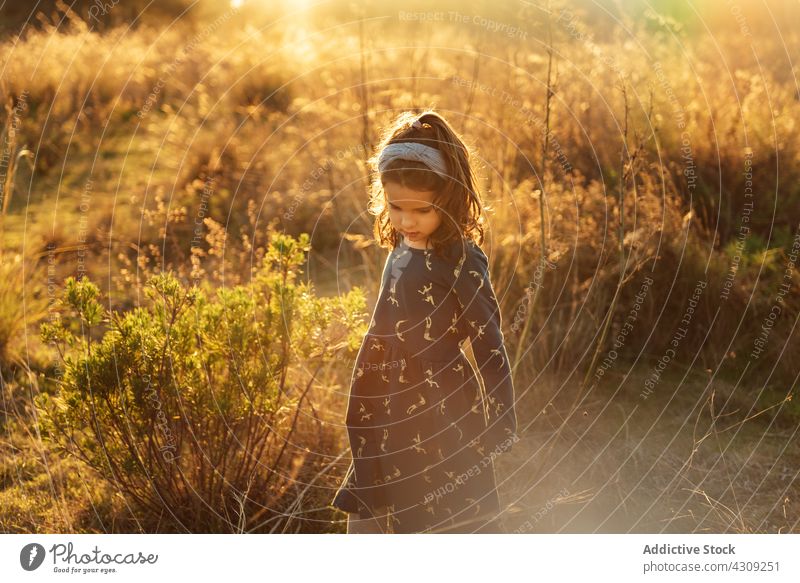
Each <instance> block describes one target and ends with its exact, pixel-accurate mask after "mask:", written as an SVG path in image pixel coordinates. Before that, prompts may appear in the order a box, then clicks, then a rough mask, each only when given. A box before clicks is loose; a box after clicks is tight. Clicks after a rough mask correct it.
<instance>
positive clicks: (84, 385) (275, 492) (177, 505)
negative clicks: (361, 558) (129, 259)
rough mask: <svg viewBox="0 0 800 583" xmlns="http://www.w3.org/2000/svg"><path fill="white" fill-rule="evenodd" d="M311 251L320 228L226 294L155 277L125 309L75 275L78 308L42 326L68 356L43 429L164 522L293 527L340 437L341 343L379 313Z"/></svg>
mask: <svg viewBox="0 0 800 583" xmlns="http://www.w3.org/2000/svg"><path fill="white" fill-rule="evenodd" d="M307 250H308V236H307V235H305V234H304V235H301V236H300V237H299V238H298V239H297V240H295V239H293V238H291V237H288V236H285V235H275V236H274V237H272V239H271V241H270V243H269V245H268V248H267V252H266V255H265V257H264V260H263V263H262V265H261V266H259V269H258V270H256V272H255V274H254V277H253V278H252V280H251V281H250V282H249V283H248V284H247V285H242V286H237V287H234V288H229V289H225V288H223V289H219V290H218V291H217V292H216V294H215V295H213V296H211V297H208V296H207V295H206V292H204V291H202V290H200V289H198V288H197V287H193V288H190V289H187V288H185V287H184V286H183V285H182V284H181V283H180V282H179V281H178V280H177V279H176V278H175V277H173V276H172V275H171V274H169V273H166V274H161V275H157V276H154V277H152V278H151V279H150V280H149V282H148V284H147V287H146V292H147V294H146V295H147V299H148V302H147V303H146V305H144V306H140V307H136V308H134V309H133V310H131V311H128V312H124V313H119V312H109V311H106V310H104V309H103V308H102V306H101V304H100V302H99V293H98V289H97V287H96V286H95V285H94V284H93V283H91V282H90V281H88V280H86V279H85V278H84V279H83V280H81V281H76V280H75V279H74V278H70V279H68V280H67V281H66V289H65V290H64V294H63V305H64V306H65V307H66V308H68V309H69V310H70V311H71V315H70V317H65V318H62V319H61V320H60V321H58V322H56V323H47V324H45V325H43V326H42V335H43V338H44V339H45V340H46V341H48V342H53V343H55V344H56V345H57V346H59V352H60V353H61V354H62V357H63V363H64V366H63V369H64V374H63V378H61V379H60V380H59V382H58V383H57V390H55V391H54V392H53V394H52V395H49V394H48V393H47V392H43V393H42V394H41V395H40V396H39V398H38V399H37V407H38V408H39V410H40V418H41V421H42V431H43V435H44V436H45V437H47V438H49V439H51V440H53V441H55V442H57V443H59V444H60V445H61V446H62V447H63V448H64V449H65V450H66V451H68V452H70V453H71V454H73V455H75V456H77V457H78V458H79V459H81V460H82V461H83V462H84V463H86V464H87V465H89V466H91V467H92V468H93V469H94V470H96V471H97V472H98V473H99V474H100V475H101V476H103V478H104V479H105V480H107V481H109V482H111V483H113V484H114V485H115V487H116V488H118V489H119V490H120V491H121V492H122V493H123V494H124V495H125V496H126V498H127V499H128V501H129V503H131V504H132V505H135V507H136V508H137V509H138V512H140V513H141V519H142V520H141V521H142V522H143V523H145V524H147V523H148V519H149V520H150V522H149V524H150V527H149V528H155V527H153V526H152V525H154V524H156V523H157V522H158V521H159V519H160V524H161V527H160V528H159V530H172V531H190V532H198V531H203V532H226V531H235V532H238V531H243V530H263V529H266V528H267V527H261V526H260V525H264V524H265V523H266V524H268V526H269V528H273V527H276V526H277V525H280V524H281V523H282V520H284V519H283V518H282V517H281V513H282V511H284V510H286V508H288V507H289V505H290V504H292V503H293V502H296V500H292V499H290V498H292V496H290V495H289V493H290V492H295V491H296V489H295V486H296V485H297V484H303V483H308V482H311V481H312V480H314V479H315V477H317V473H318V471H319V469H320V468H321V467H323V465H324V463H323V461H322V460H320V459H319V458H320V457H324V456H325V454H330V455H333V451H332V450H333V448H334V447H336V445H337V443H338V441H337V435H338V434H335V433H334V430H333V424H329V423H325V420H324V419H321V418H320V411H325V410H326V409H327V410H331V411H335V410H337V407H335V406H334V407H330V406H329V407H327V408H326V407H324V404H325V403H324V401H325V400H328V399H331V398H333V397H329V396H328V395H329V393H330V394H333V393H335V392H334V391H324V392H323V391H314V389H315V388H316V387H317V386H319V385H322V386H323V387H327V386H330V385H332V384H335V383H336V381H337V377H338V375H341V374H343V373H344V372H345V369H344V368H342V367H337V366H335V364H336V363H337V362H339V361H341V360H342V359H337V358H332V357H334V356H335V355H336V354H337V353H341V352H342V351H345V352H352V351H355V350H356V349H357V347H358V341H359V338H360V335H361V334H363V332H364V330H363V327H364V325H365V324H364V316H365V314H364V308H365V300H364V297H363V294H362V293H361V291H360V290H359V289H355V290H354V291H352V292H350V293H349V294H347V295H345V296H343V297H335V298H319V297H316V296H315V293H314V290H313V289H312V287H311V286H310V284H306V283H303V282H300V281H298V278H297V275H298V268H299V266H300V265H301V264H302V263H303V262H304V261H305V254H306V252H307ZM98 328H102V330H99V331H98ZM332 363H333V365H332ZM320 405H323V406H322V407H321V406H320ZM339 408H340V407H339ZM311 452H313V454H312V453H311ZM328 494H329V491H327V490H326V491H325V492H320V493H319V496H320V499H319V500H318V501H317V502H320V501H322V500H324V498H325V497H326V496H327V495H328ZM322 506H324V503H323V504H322ZM292 507H293V508H295V509H296V508H297V507H298V506H297V504H296V503H295V504H293V506H292ZM170 517H171V519H170V520H168V519H169V518H170ZM270 518H274V519H275V520H273V521H270ZM165 522H166V524H167V526H166V527H165V526H164V525H165Z"/></svg>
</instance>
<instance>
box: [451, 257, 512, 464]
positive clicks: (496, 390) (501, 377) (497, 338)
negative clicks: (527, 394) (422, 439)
mask: <svg viewBox="0 0 800 583" xmlns="http://www.w3.org/2000/svg"><path fill="white" fill-rule="evenodd" d="M453 275H454V276H455V281H454V284H453V292H454V293H455V295H456V298H457V299H458V304H459V306H460V307H461V315H460V322H461V329H462V330H463V331H464V334H465V335H469V337H470V342H471V343H472V350H473V352H474V354H475V359H476V360H477V364H478V369H479V370H480V373H481V377H482V378H483V384H484V387H485V390H486V399H485V401H484V404H485V408H486V413H487V416H488V419H489V426H488V429H487V432H486V434H485V436H482V437H481V442H483V443H484V444H485V445H487V446H488V448H487V449H486V453H487V455H488V454H489V452H490V451H495V450H496V451H497V453H502V452H505V451H508V450H509V449H510V448H511V445H512V444H513V443H515V442H516V441H517V439H518V438H517V433H516V432H517V417H516V411H515V408H514V386H513V381H512V377H511V366H510V364H509V360H508V354H507V353H506V348H505V343H504V338H503V332H502V330H501V327H500V324H501V321H500V318H501V315H500V306H499V305H498V302H497V298H496V297H495V293H494V289H493V288H492V283H491V281H490V278H489V260H488V259H487V258H486V255H485V254H484V252H483V250H482V249H481V248H480V247H478V245H476V244H475V243H473V242H472V241H466V244H465V248H464V253H463V254H462V256H461V258H460V259H459V262H458V264H457V265H456V268H455V269H454V271H453ZM509 440H510V441H509ZM498 448H499V449H498Z"/></svg>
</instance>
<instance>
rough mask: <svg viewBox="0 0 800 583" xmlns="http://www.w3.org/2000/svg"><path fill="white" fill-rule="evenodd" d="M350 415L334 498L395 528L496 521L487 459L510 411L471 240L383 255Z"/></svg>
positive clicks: (438, 528) (488, 296)
mask: <svg viewBox="0 0 800 583" xmlns="http://www.w3.org/2000/svg"><path fill="white" fill-rule="evenodd" d="M467 337H470V338H471V342H472V347H473V351H474V354H475V357H476V361H477V363H478V366H479V369H480V373H481V376H482V377H483V380H484V385H485V389H486V392H487V394H486V395H482V393H481V390H480V384H479V382H478V379H477V377H476V373H475V371H474V369H473V367H472V366H471V364H470V363H469V361H468V360H467V358H466V356H465V355H464V353H463V352H462V343H463V341H464V340H465V339H466V338H467ZM346 423H347V429H348V437H349V440H350V447H351V450H352V456H353V462H352V464H351V465H350V468H349V470H348V472H347V475H346V477H345V479H344V481H343V483H342V485H341V486H340V488H339V490H338V491H337V492H336V495H335V497H334V499H333V501H332V502H331V505H332V506H334V507H337V508H339V509H341V510H344V511H347V512H359V513H360V514H361V515H363V516H369V515H375V516H379V517H380V516H386V514H387V513H388V514H389V517H390V518H389V521H390V524H391V529H392V531H393V532H395V533H418V532H495V531H497V530H498V529H499V528H500V523H499V522H498V521H497V520H496V518H497V515H498V513H499V500H498V497H497V489H496V483H495V475H494V464H493V460H494V458H495V456H496V455H497V454H498V453H502V452H507V451H509V450H510V448H511V445H512V444H513V443H514V442H515V441H516V439H517V437H516V430H517V421H516V414H515V409H514V390H513V386H512V381H511V375H510V366H509V361H508V356H507V354H506V350H505V346H504V343H503V334H502V332H501V329H500V311H499V308H498V304H497V299H496V297H495V294H494V291H493V289H492V285H491V282H490V280H489V269H488V260H487V258H486V255H485V254H484V253H483V251H482V250H481V248H480V247H479V246H478V245H476V244H475V243H474V242H473V241H471V240H468V239H463V240H461V241H457V242H455V243H453V244H452V245H450V246H449V247H448V248H447V249H445V251H444V254H443V255H442V256H437V255H436V254H434V252H433V251H432V250H430V249H414V248H412V247H409V246H408V245H407V244H405V242H401V244H400V245H399V246H398V247H397V248H395V249H394V250H393V251H392V252H391V253H390V254H389V256H388V258H387V260H386V264H385V266H384V270H383V275H382V278H381V291H380V293H379V296H378V301H377V304H376V306H375V310H374V313H373V316H372V320H371V323H370V328H369V331H368V333H367V334H366V335H365V337H364V341H363V343H362V345H361V349H360V350H359V353H358V356H357V358H356V363H355V367H354V371H353V376H352V380H351V386H350V396H349V402H348V407H347V414H346Z"/></svg>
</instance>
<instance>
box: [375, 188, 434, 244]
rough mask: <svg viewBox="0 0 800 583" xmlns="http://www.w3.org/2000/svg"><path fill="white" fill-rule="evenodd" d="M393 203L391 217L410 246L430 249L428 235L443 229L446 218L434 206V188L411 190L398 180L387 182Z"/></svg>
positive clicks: (389, 203) (387, 200) (387, 195)
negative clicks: (442, 225)
mask: <svg viewBox="0 0 800 583" xmlns="http://www.w3.org/2000/svg"><path fill="white" fill-rule="evenodd" d="M383 191H384V192H385V193H386V202H387V204H388V205H389V220H390V221H391V222H392V226H393V227H394V228H395V230H397V231H398V232H400V233H402V234H403V237H404V238H405V241H406V243H407V244H408V246H409V247H415V248H419V249H426V248H427V246H428V237H430V236H431V235H432V234H433V232H434V231H435V230H436V229H438V228H439V225H440V224H442V219H441V216H440V213H439V210H438V209H437V208H436V207H435V206H434V204H433V199H434V197H435V196H436V193H435V192H434V191H432V190H411V189H410V188H406V187H405V186H401V185H399V184H397V183H395V182H387V183H386V184H384V185H383Z"/></svg>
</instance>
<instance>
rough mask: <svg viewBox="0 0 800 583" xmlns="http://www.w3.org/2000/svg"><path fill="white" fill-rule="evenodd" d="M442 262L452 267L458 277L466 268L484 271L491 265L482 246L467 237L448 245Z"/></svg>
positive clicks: (445, 247) (443, 253)
mask: <svg viewBox="0 0 800 583" xmlns="http://www.w3.org/2000/svg"><path fill="white" fill-rule="evenodd" d="M441 261H442V262H443V263H444V264H446V265H447V266H449V267H452V268H453V269H454V274H455V275H456V276H458V273H459V271H461V269H463V268H464V267H468V268H471V269H476V268H480V269H481V270H482V271H483V270H485V269H486V267H487V266H488V263H489V261H488V258H487V257H486V254H485V253H484V252H483V249H481V247H480V245H478V244H477V243H476V242H475V241H473V240H472V239H469V238H467V237H461V238H460V239H455V240H453V241H451V242H448V243H446V244H445V246H444V248H443V249H442V254H441Z"/></svg>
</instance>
